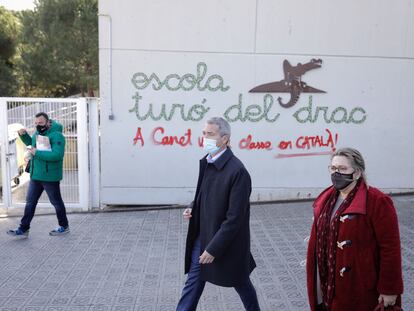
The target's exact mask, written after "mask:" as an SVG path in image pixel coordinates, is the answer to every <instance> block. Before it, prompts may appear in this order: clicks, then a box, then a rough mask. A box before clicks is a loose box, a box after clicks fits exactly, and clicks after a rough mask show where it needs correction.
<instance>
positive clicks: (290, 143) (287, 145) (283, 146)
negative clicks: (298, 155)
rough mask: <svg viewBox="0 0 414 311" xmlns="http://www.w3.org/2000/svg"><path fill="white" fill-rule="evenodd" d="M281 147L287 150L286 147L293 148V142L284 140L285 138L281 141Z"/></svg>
mask: <svg viewBox="0 0 414 311" xmlns="http://www.w3.org/2000/svg"><path fill="white" fill-rule="evenodd" d="M278 147H279V149H282V150H285V149H288V148H289V149H292V142H291V141H284V140H282V141H281V142H280V143H279V146H278Z"/></svg>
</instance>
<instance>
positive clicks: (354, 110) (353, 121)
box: [349, 107, 367, 124]
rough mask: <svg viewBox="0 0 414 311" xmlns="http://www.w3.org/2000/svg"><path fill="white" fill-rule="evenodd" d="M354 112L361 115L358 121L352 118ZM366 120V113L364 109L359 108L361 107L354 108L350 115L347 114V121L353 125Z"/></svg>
mask: <svg viewBox="0 0 414 311" xmlns="http://www.w3.org/2000/svg"><path fill="white" fill-rule="evenodd" d="M356 112H360V113H362V117H361V118H360V119H359V120H356V119H355V118H354V114H355V113H356ZM366 119H367V115H366V111H365V110H364V108H361V107H356V108H354V109H352V110H351V113H350V114H349V121H350V122H352V123H355V124H360V123H364V122H365V120H366Z"/></svg>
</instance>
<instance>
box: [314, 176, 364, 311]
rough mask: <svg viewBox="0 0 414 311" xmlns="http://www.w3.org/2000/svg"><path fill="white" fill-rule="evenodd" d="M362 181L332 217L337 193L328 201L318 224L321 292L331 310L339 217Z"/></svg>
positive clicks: (324, 301)
mask: <svg viewBox="0 0 414 311" xmlns="http://www.w3.org/2000/svg"><path fill="white" fill-rule="evenodd" d="M360 184H361V179H360V180H358V182H357V184H356V185H355V187H354V189H352V191H351V192H350V193H349V194H348V196H347V197H346V198H345V200H344V201H343V202H342V204H341V205H340V206H339V208H338V210H337V211H336V213H335V215H334V216H333V217H332V220H331V214H332V210H333V208H334V206H335V203H336V201H337V199H338V196H339V191H335V192H334V193H332V195H331V196H330V197H329V199H328V200H327V201H326V203H325V205H324V207H323V208H322V210H321V214H320V215H319V218H318V220H317V223H316V234H317V235H316V236H317V240H316V256H317V258H318V269H319V278H320V280H321V292H322V299H323V303H324V304H325V306H326V307H327V309H328V310H330V307H331V304H332V300H333V296H334V293H335V271H336V248H337V244H336V241H337V240H338V231H339V216H340V215H341V214H342V212H343V211H344V210H345V209H346V208H347V207H348V206H349V205H350V204H351V202H352V200H353V198H354V197H355V194H356V192H357V191H358V188H359V185H360Z"/></svg>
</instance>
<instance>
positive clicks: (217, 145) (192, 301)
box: [177, 118, 260, 311]
mask: <svg viewBox="0 0 414 311" xmlns="http://www.w3.org/2000/svg"><path fill="white" fill-rule="evenodd" d="M203 137H204V150H205V151H206V152H207V153H208V155H207V156H206V157H204V158H202V159H201V160H200V173H199V176H198V183H197V190H196V193H195V197H194V201H193V202H192V203H191V205H190V207H189V208H187V209H186V210H185V211H184V218H186V219H190V224H189V228H188V234H187V242H186V252H185V273H188V277H187V281H186V283H185V286H184V289H183V292H182V295H181V299H180V301H179V302H178V306H177V311H190V310H196V308H197V304H198V301H199V299H200V296H201V294H202V292H203V289H204V285H205V282H210V283H213V284H216V285H219V286H226V287H234V288H235V290H236V291H237V293H238V294H239V296H240V298H241V300H242V302H243V305H244V307H245V308H246V310H249V311H258V310H260V307H259V303H258V301H257V295H256V290H255V288H254V287H253V285H252V283H251V281H250V277H249V275H250V273H251V272H252V271H253V269H254V268H255V267H256V263H255V262H254V259H253V256H252V254H251V253H250V227H249V220H250V203H249V197H250V193H251V180H250V175H249V173H248V172H247V170H246V168H245V167H244V166H243V163H241V161H240V160H239V159H238V158H236V157H235V156H234V155H233V152H232V151H231V150H230V148H228V145H229V141H230V125H229V123H228V122H227V121H226V120H224V119H223V118H211V119H209V120H208V121H207V123H206V125H205V127H204V130H203Z"/></svg>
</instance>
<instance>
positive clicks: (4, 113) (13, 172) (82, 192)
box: [0, 98, 89, 209]
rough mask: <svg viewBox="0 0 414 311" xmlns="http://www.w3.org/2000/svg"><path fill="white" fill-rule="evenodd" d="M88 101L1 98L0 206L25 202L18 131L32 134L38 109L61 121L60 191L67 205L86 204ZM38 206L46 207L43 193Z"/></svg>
mask: <svg viewBox="0 0 414 311" xmlns="http://www.w3.org/2000/svg"><path fill="white" fill-rule="evenodd" d="M87 105H88V100H87V99H85V98H73V99H45V98H42V99H40V98H0V116H1V125H0V133H1V136H0V141H1V144H0V153H1V165H0V167H1V176H2V179H1V192H2V193H1V196H0V205H2V206H3V207H6V208H9V207H10V208H12V207H19V206H22V205H24V203H25V197H26V193H27V186H28V181H29V178H30V176H29V175H28V173H25V172H23V171H24V167H25V165H26V163H25V161H24V152H25V149H26V148H25V145H24V144H23V143H22V142H21V140H20V139H19V138H18V135H17V130H18V129H20V128H22V127H24V128H26V129H27V131H28V133H29V134H30V135H32V134H33V133H34V131H35V125H34V119H35V115H36V114H37V113H38V112H46V113H47V114H48V115H49V117H50V118H51V119H52V120H55V121H57V122H59V123H60V124H62V126H63V135H64V136H65V138H66V147H65V157H64V162H63V180H62V181H61V192H62V197H63V200H64V202H65V204H66V206H67V207H68V208H71V207H74V208H75V207H76V208H81V209H88V207H89V165H88V164H89V153H88V107H87ZM39 206H44V207H45V206H46V207H49V206H50V203H49V200H48V198H47V196H46V193H43V195H42V197H41V198H40V200H39Z"/></svg>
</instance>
